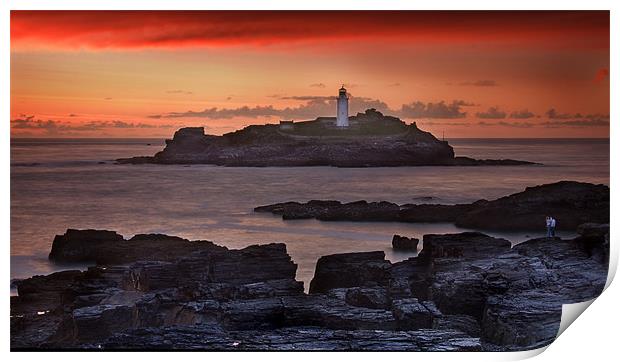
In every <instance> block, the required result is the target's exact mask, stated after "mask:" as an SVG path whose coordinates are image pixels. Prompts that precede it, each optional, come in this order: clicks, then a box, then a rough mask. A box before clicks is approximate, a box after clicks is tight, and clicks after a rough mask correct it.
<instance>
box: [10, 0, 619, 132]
mask: <svg viewBox="0 0 620 362" xmlns="http://www.w3.org/2000/svg"><path fill="white" fill-rule="evenodd" d="M343 83H344V84H345V86H346V87H347V89H348V91H349V93H350V94H351V106H350V107H351V109H350V114H351V113H352V114H355V112H358V111H363V110H364V109H366V108H370V107H374V108H377V109H378V110H380V111H382V112H384V113H385V114H391V115H395V116H398V117H400V118H401V119H403V120H405V121H406V122H408V123H409V122H413V121H416V122H417V123H418V125H419V127H420V128H422V129H424V130H428V131H431V132H433V133H435V134H436V135H441V134H442V132H445V134H446V137H447V138H456V137H608V136H609V103H610V99H609V89H610V87H609V12H607V11H597V12H592V11H590V12H586V11H581V12H565V11H551V12H420V11H417V12H404V11H403V12H385V11H381V12H359V11H358V12H351V11H347V12H275V11H260V12H250V11H239V12H232V11H229V12H218V11H202V12H181V11H162V12H156V11H142V12H140V11H136V12H126V11H123V12H121V11H12V12H11V135H12V136H13V137H170V136H172V134H173V133H174V131H175V130H176V129H178V128H179V127H182V126H205V128H206V131H207V132H208V133H212V134H222V133H226V132H230V131H233V130H236V129H239V128H242V127H244V126H246V125H249V124H263V123H276V122H278V121H279V120H280V119H294V120H306V119H314V118H315V117H317V116H335V113H336V106H335V101H334V96H336V95H337V92H338V88H339V87H340V86H341V84H343Z"/></svg>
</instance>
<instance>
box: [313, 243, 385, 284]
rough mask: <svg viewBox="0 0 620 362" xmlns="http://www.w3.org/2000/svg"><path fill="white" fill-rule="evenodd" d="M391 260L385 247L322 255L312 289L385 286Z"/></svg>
mask: <svg viewBox="0 0 620 362" xmlns="http://www.w3.org/2000/svg"><path fill="white" fill-rule="evenodd" d="M389 266H390V262H389V261H387V260H385V253H384V252H382V251H371V252H366V253H347V254H334V255H327V256H322V257H320V258H319V260H318V261H317V263H316V269H315V271H314V278H312V281H311V282H310V293H325V292H327V291H328V290H330V289H335V288H350V287H374V286H385V285H387V282H388V272H387V269H388V267H389Z"/></svg>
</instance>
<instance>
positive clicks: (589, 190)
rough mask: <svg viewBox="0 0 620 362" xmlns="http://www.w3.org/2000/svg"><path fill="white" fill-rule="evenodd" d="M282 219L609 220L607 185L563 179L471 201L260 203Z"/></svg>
mask: <svg viewBox="0 0 620 362" xmlns="http://www.w3.org/2000/svg"><path fill="white" fill-rule="evenodd" d="M254 211H256V212H270V213H273V214H276V215H281V216H282V218H283V219H311V218H314V219H318V220H324V221H400V222H414V223H415V222H451V223H454V224H456V225H457V226H460V227H465V228H473V229H483V230H540V229H541V228H544V220H545V216H547V215H553V216H554V217H555V218H556V219H558V220H559V224H558V229H560V230H575V228H577V226H578V225H580V224H582V223H585V222H597V223H609V187H608V186H607V185H594V184H590V183H585V182H575V181H560V182H556V183H552V184H546V185H540V186H534V187H528V188H526V189H525V190H524V191H522V192H518V193H515V194H512V195H508V196H505V197H501V198H499V199H496V200H491V201H488V200H478V201H476V202H473V203H470V204H456V205H444V204H404V205H398V204H395V203H392V202H387V201H382V202H367V201H365V200H361V201H355V202H349V203H342V202H340V201H334V200H311V201H309V202H305V203H300V202H295V201H290V202H284V203H278V204H273V205H265V206H259V207H256V208H255V209H254Z"/></svg>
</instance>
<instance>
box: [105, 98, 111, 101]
mask: <svg viewBox="0 0 620 362" xmlns="http://www.w3.org/2000/svg"><path fill="white" fill-rule="evenodd" d="M111 99H112V97H105V98H104V100H106V101H109V100H111Z"/></svg>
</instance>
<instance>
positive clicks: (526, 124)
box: [478, 121, 535, 128]
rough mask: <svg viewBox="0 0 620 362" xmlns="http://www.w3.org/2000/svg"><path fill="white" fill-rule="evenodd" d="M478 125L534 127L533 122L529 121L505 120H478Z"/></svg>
mask: <svg viewBox="0 0 620 362" xmlns="http://www.w3.org/2000/svg"><path fill="white" fill-rule="evenodd" d="M478 126H481V127H513V128H531V127H534V126H535V124H534V123H530V122H506V121H500V122H485V121H480V122H478Z"/></svg>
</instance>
